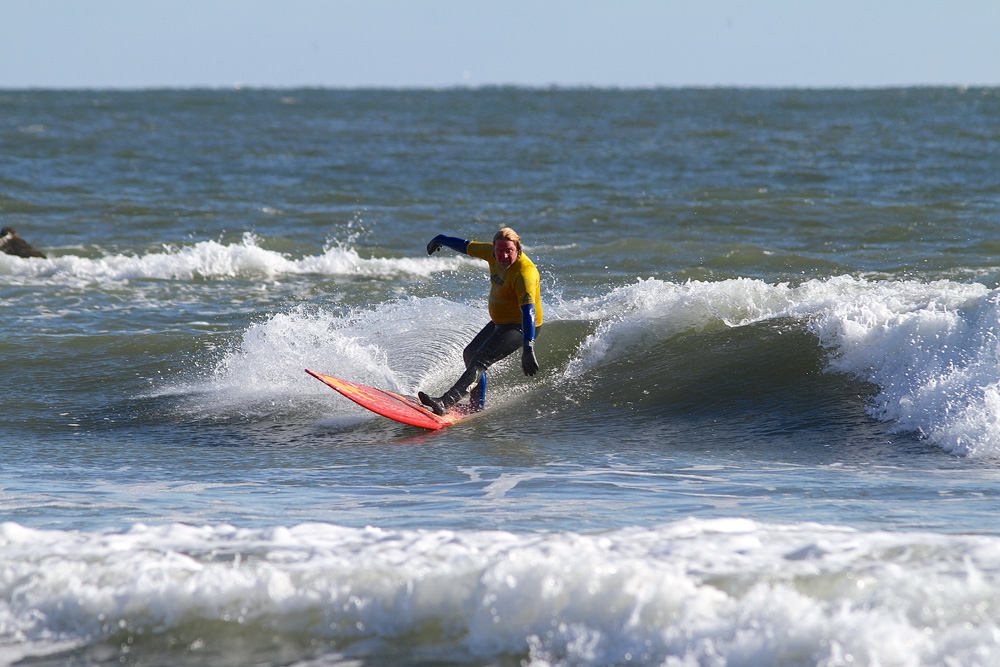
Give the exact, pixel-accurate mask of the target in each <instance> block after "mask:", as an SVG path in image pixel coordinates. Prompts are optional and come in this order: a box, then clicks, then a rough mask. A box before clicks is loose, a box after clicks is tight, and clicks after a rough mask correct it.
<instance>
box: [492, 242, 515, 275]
mask: <svg viewBox="0 0 1000 667" xmlns="http://www.w3.org/2000/svg"><path fill="white" fill-rule="evenodd" d="M493 255H494V256H495V257H496V258H497V262H499V263H500V266H502V267H503V268H505V269H506V268H507V267H509V266H510V265H511V264H513V263H514V262H516V261H517V244H515V243H514V242H513V241H511V240H509V239H499V240H497V241H494V242H493Z"/></svg>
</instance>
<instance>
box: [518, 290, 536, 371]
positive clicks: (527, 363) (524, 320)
mask: <svg viewBox="0 0 1000 667" xmlns="http://www.w3.org/2000/svg"><path fill="white" fill-rule="evenodd" d="M521 330H522V331H523V332H524V347H522V348H521V370H523V371H524V374H525V375H527V376H529V377H530V376H532V375H534V374H535V373H537V372H538V359H536V358H535V346H534V342H535V304H533V303H526V304H524V305H523V306H521Z"/></svg>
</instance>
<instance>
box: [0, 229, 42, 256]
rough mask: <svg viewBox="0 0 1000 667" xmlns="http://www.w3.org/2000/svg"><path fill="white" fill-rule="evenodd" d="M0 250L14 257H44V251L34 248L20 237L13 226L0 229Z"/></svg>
mask: <svg viewBox="0 0 1000 667" xmlns="http://www.w3.org/2000/svg"><path fill="white" fill-rule="evenodd" d="M0 251H3V252H5V253H7V254H8V255H14V256H15V257H41V258H42V259H45V253H43V252H41V251H40V250H36V249H35V248H34V247H33V246H32V245H31V244H30V243H28V242H27V241H25V240H24V239H22V238H21V235H20V234H18V233H17V232H16V231H15V230H14V228H13V227H4V228H3V229H0Z"/></svg>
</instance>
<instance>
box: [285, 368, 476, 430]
mask: <svg viewBox="0 0 1000 667" xmlns="http://www.w3.org/2000/svg"><path fill="white" fill-rule="evenodd" d="M305 371H306V373H309V375H312V376H313V377H314V378H316V379H317V380H319V381H320V382H322V383H323V384H325V385H327V386H328V387H331V388H332V389H334V390H335V391H337V392H338V393H339V394H341V395H342V396H344V397H346V398H349V399H351V400H352V401H354V402H355V403H357V404H358V405H360V406H361V407H363V408H367V409H368V410H371V411H372V412H374V413H375V414H378V415H382V416H383V417H388V418H389V419H392V420H394V421H397V422H400V423H402V424H409V425H410V426H419V427H420V428H426V429H432V430H436V429H439V428H444V427H445V426H451V425H452V424H454V423H455V422H457V421H458V420H460V419H461V418H462V416H463V415H461V414H459V413H456V412H449V413H448V414H447V415H446V416H444V417H442V416H440V415H436V414H434V413H433V412H431V411H430V410H429V409H428V408H427V407H425V406H424V405H423V404H421V403H420V402H419V401H417V399H416V398H411V397H409V396H402V395H400V394H397V393H395V392H392V391H387V390H385V389H377V388H375V387H369V386H368V385H364V384H359V383H357V382H351V381H349V380H343V379H341V378H337V377H334V376H332V375H327V374H325V373H317V372H316V371H311V370H309V369H308V368H306V369H305Z"/></svg>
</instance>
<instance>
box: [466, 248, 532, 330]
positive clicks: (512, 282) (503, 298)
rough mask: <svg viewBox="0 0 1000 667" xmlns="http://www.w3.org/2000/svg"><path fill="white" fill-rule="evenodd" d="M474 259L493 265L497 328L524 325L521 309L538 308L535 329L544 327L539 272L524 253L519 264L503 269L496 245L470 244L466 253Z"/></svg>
mask: <svg viewBox="0 0 1000 667" xmlns="http://www.w3.org/2000/svg"><path fill="white" fill-rule="evenodd" d="M465 252H466V253H467V254H468V255H469V256H470V257H478V258H479V259H485V260H486V261H487V262H489V263H490V319H491V320H493V321H494V322H495V323H496V324H520V323H521V306H523V305H525V304H528V303H532V304H534V305H535V326H536V327H540V326H542V296H541V287H540V285H539V279H538V269H537V268H535V264H534V262H532V261H531V260H530V259H528V256H527V255H525V254H524V253H523V252H521V253H518V256H517V261H516V262H514V263H513V264H511V265H510V266H509V267H508V268H506V269H505V268H503V267H502V266H500V263H499V262H498V261H497V258H496V256H494V254H493V244H492V243H478V242H476V241H470V242H469V247H468V248H467V249H466V251H465Z"/></svg>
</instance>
